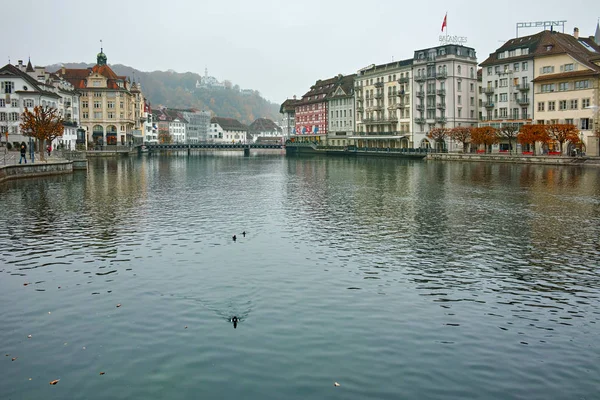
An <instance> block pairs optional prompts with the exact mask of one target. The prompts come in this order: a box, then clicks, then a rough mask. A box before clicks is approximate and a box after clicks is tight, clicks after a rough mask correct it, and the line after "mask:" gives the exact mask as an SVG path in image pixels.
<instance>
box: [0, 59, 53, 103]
mask: <svg viewBox="0 0 600 400" xmlns="http://www.w3.org/2000/svg"><path fill="white" fill-rule="evenodd" d="M2 75H5V76H6V75H8V76H10V75H13V76H17V77H19V78H21V79H23V80H24V81H26V82H27V83H28V84H29V85H31V88H30V89H32V90H29V89H28V90H26V91H24V90H16V92H18V93H39V94H43V95H45V96H48V97H56V98H58V97H60V96H59V95H58V94H56V93H54V92H49V91H47V90H44V89H43V88H42V86H41V85H40V84H39V83H38V82H37V81H36V80H35V79H33V77H31V75H29V74H27V73H25V72H23V71H21V70H20V69H19V68H17V67H15V66H14V65H12V64H6V65H5V66H4V67H2V68H0V76H2Z"/></svg>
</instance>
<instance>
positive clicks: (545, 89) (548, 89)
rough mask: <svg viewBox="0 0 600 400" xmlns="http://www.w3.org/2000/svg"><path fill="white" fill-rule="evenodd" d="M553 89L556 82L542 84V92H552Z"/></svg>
mask: <svg viewBox="0 0 600 400" xmlns="http://www.w3.org/2000/svg"><path fill="white" fill-rule="evenodd" d="M555 89H556V84H554V83H547V84H544V85H542V93H549V92H554V90H555Z"/></svg>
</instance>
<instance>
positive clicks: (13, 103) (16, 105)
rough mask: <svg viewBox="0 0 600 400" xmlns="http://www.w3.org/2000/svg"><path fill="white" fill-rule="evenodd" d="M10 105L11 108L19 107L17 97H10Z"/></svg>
mask: <svg viewBox="0 0 600 400" xmlns="http://www.w3.org/2000/svg"><path fill="white" fill-rule="evenodd" d="M10 106H11V107H13V108H18V107H19V100H18V99H11V100H10Z"/></svg>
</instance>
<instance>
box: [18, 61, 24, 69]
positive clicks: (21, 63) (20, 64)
mask: <svg viewBox="0 0 600 400" xmlns="http://www.w3.org/2000/svg"><path fill="white" fill-rule="evenodd" d="M22 66H23V60H19V68H20V67H22Z"/></svg>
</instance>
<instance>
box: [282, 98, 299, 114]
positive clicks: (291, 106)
mask: <svg viewBox="0 0 600 400" xmlns="http://www.w3.org/2000/svg"><path fill="white" fill-rule="evenodd" d="M299 101H300V100H296V99H287V100H286V101H284V102H283V103H281V107H279V113H281V114H283V113H286V112H294V111H295V110H296V104H297V103H298V102H299Z"/></svg>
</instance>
